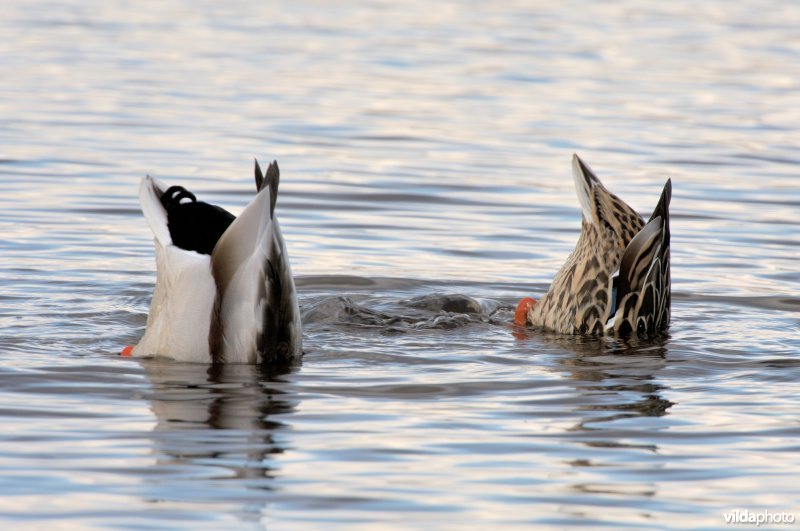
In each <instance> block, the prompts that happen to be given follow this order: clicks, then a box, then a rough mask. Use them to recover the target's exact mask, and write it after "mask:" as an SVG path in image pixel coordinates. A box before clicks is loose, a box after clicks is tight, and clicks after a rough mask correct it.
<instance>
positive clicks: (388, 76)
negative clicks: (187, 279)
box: [0, 0, 800, 529]
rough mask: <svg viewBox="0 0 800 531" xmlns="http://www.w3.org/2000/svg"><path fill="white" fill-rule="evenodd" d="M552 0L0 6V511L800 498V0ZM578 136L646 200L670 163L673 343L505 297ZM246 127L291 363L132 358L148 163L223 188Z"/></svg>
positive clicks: (551, 255)
mask: <svg viewBox="0 0 800 531" xmlns="http://www.w3.org/2000/svg"><path fill="white" fill-rule="evenodd" d="M73 4H74V5H73ZM536 4H537V3H533V4H531V3H527V2H510V3H506V4H505V5H504V6H502V7H500V6H498V7H492V6H490V5H489V4H486V5H483V4H481V5H478V4H473V3H467V2H463V3H437V4H436V5H429V4H423V3H418V4H416V3H413V2H412V3H403V4H392V3H385V2H362V3H359V4H357V5H353V6H349V7H343V6H335V5H333V4H332V3H328V2H319V3H315V2H300V3H297V2H296V3H293V4H291V5H283V6H277V5H276V6H270V5H267V4H265V3H261V4H254V3H249V2H236V1H235V2H225V3H217V2H192V3H189V2H185V1H183V0H173V1H168V2H161V3H159V4H158V6H157V7H156V6H155V5H153V6H151V7H150V8H148V9H142V8H139V7H134V6H132V5H129V4H126V3H122V2H110V3H109V2H91V1H90V2H83V3H67V2H64V3H62V2H34V3H22V2H17V3H12V4H11V5H8V6H5V9H4V13H3V17H2V18H0V35H2V37H3V38H2V39H0V66H2V67H3V72H4V74H3V75H2V76H0V117H2V120H0V234H2V238H0V256H2V261H1V262H0V282H2V289H1V290H0V326H2V331H1V332H0V362H1V363H2V365H1V366H0V417H2V425H3V429H2V432H1V433H0V477H2V480H0V493H2V498H0V518H2V520H3V521H5V522H6V523H8V524H9V525H10V526H11V527H10V528H14V529H19V528H28V527H30V528H41V527H47V528H58V527H59V526H61V527H65V528H66V527H92V526H94V527H133V526H146V527H162V528H163V527H169V528H176V527H185V528H191V529H198V528H204V527H207V528H219V527H220V526H229V525H234V526H240V527H248V526H268V527H269V528H271V529H276V528H277V529H280V528H297V527H300V528H303V527H306V528H315V529H319V528H326V529H327V528H331V527H342V528H348V529H356V528H364V529H367V528H369V529H374V528H375V527H376V526H378V525H380V526H381V527H382V528H384V527H385V528H391V527H397V528H420V527H423V526H424V527H425V528H436V527H440V528H447V529H457V528H473V527H477V528H510V527H517V526H518V527H530V526H534V525H536V526H551V527H556V528H565V527H566V528H571V527H577V526H584V525H600V526H605V527H609V528H620V527H632V528H643V527H646V528H667V527H687V528H689V527H691V528H708V529H715V528H719V527H721V526H723V525H724V520H723V513H724V512H726V511H730V510H731V509H735V508H749V509H751V510H763V509H769V510H771V511H788V512H793V513H794V514H795V515H797V517H798V518H800V505H798V501H797V500H800V486H799V485H800V482H798V477H800V464H799V462H798V460H797V452H798V450H800V446H799V445H798V442H797V440H798V435H800V416H798V412H799V411H800V409H799V408H798V396H799V395H800V387H799V386H798V384H797V382H798V380H800V361H798V354H800V352H799V350H800V349H799V348H798V345H800V326H799V325H800V288H798V283H799V282H800V272H799V271H800V269H798V266H797V264H798V258H800V237H798V235H797V233H798V222H797V219H798V215H800V178H799V177H800V176H799V175H798V169H799V168H800V156H798V153H800V140H798V139H800V130H799V129H798V124H800V78H798V76H797V75H796V74H795V72H796V67H797V64H798V59H800V37H798V35H800V34H798V32H797V28H798V27H800V11H798V10H797V9H796V8H795V7H794V6H793V4H792V3H790V2H789V3H786V2H767V3H764V2H737V3H729V2H728V3H721V2H700V3H698V2H683V1H679V2H671V3H668V4H663V5H662V4H658V5H656V4H653V5H651V6H650V7H646V6H643V5H641V3H638V2H630V1H625V2H619V3H616V4H615V5H613V6H611V5H605V4H604V3H595V2H568V3H566V4H564V3H562V4H552V5H551V4H541V5H536ZM572 152H578V153H579V154H581V155H582V156H584V158H585V159H586V160H587V161H588V162H589V164H590V165H592V166H593V167H594V168H595V170H597V172H598V174H599V175H600V176H601V178H602V179H603V180H604V182H605V183H606V185H607V186H608V187H609V188H610V189H611V190H613V191H614V192H616V193H617V194H619V195H620V196H621V197H623V198H624V199H626V200H627V201H628V202H629V203H630V204H631V205H633V206H634V207H635V208H637V209H639V210H640V211H641V212H642V213H645V214H647V213H648V212H649V210H650V209H652V207H653V206H654V205H655V202H656V200H657V198H658V194H659V192H660V189H661V186H662V185H663V182H664V180H665V179H666V177H671V178H672V179H673V183H674V197H673V203H672V214H673V217H672V231H673V240H672V241H673V248H672V249H673V250H672V258H673V274H672V276H673V290H674V299H673V300H674V306H673V326H672V328H671V331H670V337H669V338H667V339H665V340H663V341H659V342H656V343H655V344H653V343H648V344H636V345H624V344H619V343H616V342H613V341H602V342H598V341H595V340H586V339H575V338H564V337H557V336H551V335H546V334H539V333H533V332H531V333H527V334H522V335H520V334H519V331H515V330H514V329H513V328H511V327H510V326H509V325H508V324H507V322H508V321H510V319H511V315H512V309H513V303H514V302H515V301H516V300H517V299H518V298H519V297H520V296H523V295H528V294H533V295H540V294H541V293H542V292H544V291H545V290H546V288H547V285H548V283H549V281H550V279H551V278H552V275H553V273H554V272H555V270H556V269H557V267H558V266H559V265H560V263H561V262H562V261H563V259H564V258H565V257H566V255H567V254H568V252H569V251H570V249H571V247H572V245H573V244H574V241H575V239H576V237H577V231H578V229H579V223H580V210H579V206H578V202H577V200H576V198H575V195H574V190H573V187H572V182H571V177H570V167H569V158H570V156H571V154H572ZM253 156H258V157H260V158H262V162H266V161H267V160H268V159H272V158H276V159H278V160H279V162H280V164H281V168H282V179H281V196H280V200H279V205H278V211H279V215H280V218H281V223H282V226H283V230H284V234H285V237H286V239H287V242H288V245H289V250H290V254H291V257H292V262H293V268H294V271H295V273H296V274H297V277H298V287H299V291H300V299H301V300H300V303H301V307H302V311H303V315H304V318H305V322H306V325H305V340H304V345H305V347H306V351H307V352H306V356H305V357H304V359H303V361H302V364H301V365H300V366H299V367H297V368H295V369H293V370H291V371H289V372H285V373H282V374H277V373H273V372H270V371H268V370H264V369H260V368H255V367H247V366H228V367H211V368H210V367H208V366H197V365H186V364H177V363H171V362H168V361H158V360H154V361H137V360H123V359H120V358H119V357H118V356H116V353H117V352H118V351H119V349H120V347H121V346H123V345H125V344H128V343H131V342H134V341H136V339H137V338H138V337H139V335H140V334H141V332H142V329H143V327H144V322H145V318H146V314H147V308H148V303H149V297H150V294H151V290H152V285H153V281H154V270H153V268H154V261H153V249H152V243H151V235H150V233H149V231H148V229H147V226H146V224H145V222H144V220H143V218H142V216H141V213H140V212H139V208H138V203H137V199H136V191H137V186H138V181H139V179H140V178H141V176H142V175H144V174H147V173H149V174H152V175H154V176H156V177H158V178H159V179H162V180H164V181H166V182H169V183H175V184H184V185H186V186H188V187H190V188H191V189H192V190H193V191H195V192H196V193H197V195H198V196H199V197H201V198H203V199H206V200H209V201H212V202H216V203H219V204H221V205H223V206H225V207H227V208H230V209H231V210H233V211H235V212H238V211H240V210H241V208H243V206H244V205H245V204H246V203H247V201H248V200H249V198H250V197H251V195H252V193H253V183H252V158H253ZM447 309H450V310H457V311H446V310H447ZM515 332H516V335H515Z"/></svg>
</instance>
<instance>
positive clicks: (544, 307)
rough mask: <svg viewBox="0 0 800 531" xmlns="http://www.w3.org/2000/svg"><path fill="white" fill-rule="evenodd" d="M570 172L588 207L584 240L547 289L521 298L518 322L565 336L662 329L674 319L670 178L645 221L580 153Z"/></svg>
mask: <svg viewBox="0 0 800 531" xmlns="http://www.w3.org/2000/svg"><path fill="white" fill-rule="evenodd" d="M572 172H573V176H574V178H575V188H576V190H577V192H578V199H579V200H580V203H581V209H582V210H583V223H582V224H581V235H580V238H578V243H577V244H576V246H575V250H574V251H572V254H571V255H570V256H569V258H567V261H566V263H565V264H564V265H563V266H562V267H561V269H560V270H559V271H558V273H556V276H555V278H554V279H553V283H552V284H551V286H550V290H549V291H548V292H547V294H546V295H545V296H543V297H542V298H541V300H539V301H538V302H536V301H535V300H533V299H531V298H529V297H526V298H525V299H523V300H522V301H520V303H519V305H518V306H517V311H516V314H515V317H514V320H515V322H516V323H517V324H519V325H523V326H524V325H527V324H531V325H534V326H539V327H542V328H545V329H549V330H552V331H554V332H559V333H564V334H587V335H604V334H606V333H609V334H617V335H620V336H627V335H630V334H631V333H632V332H635V333H636V334H638V335H640V336H645V337H646V336H651V335H653V334H656V333H658V332H661V331H663V330H664V329H666V327H667V325H668V324H669V318H670V263H669V202H670V197H671V195H672V183H671V181H670V180H667V183H666V184H665V185H664V191H663V192H662V193H661V199H660V200H659V201H658V205H657V206H656V208H655V210H654V211H653V215H652V216H650V220H649V221H648V222H647V223H645V222H644V220H643V219H642V218H641V217H640V216H639V214H637V213H636V211H634V210H633V209H632V208H631V207H629V206H628V205H627V204H626V203H625V202H624V201H622V200H621V199H620V198H618V197H617V196H615V195H614V194H612V193H611V192H609V191H608V190H607V189H606V188H605V186H603V184H602V183H601V182H600V180H599V179H598V178H597V176H596V175H595V174H594V173H593V172H592V170H591V169H590V168H589V167H588V166H587V165H586V164H585V163H584V162H583V161H582V160H581V159H580V158H578V156H577V155H573V156H572ZM611 319H613V322H612V323H609V320H611Z"/></svg>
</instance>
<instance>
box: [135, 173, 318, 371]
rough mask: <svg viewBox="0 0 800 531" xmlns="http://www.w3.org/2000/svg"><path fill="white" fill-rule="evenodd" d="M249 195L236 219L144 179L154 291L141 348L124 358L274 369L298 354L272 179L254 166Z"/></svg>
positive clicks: (298, 332)
mask: <svg viewBox="0 0 800 531" xmlns="http://www.w3.org/2000/svg"><path fill="white" fill-rule="evenodd" d="M255 179H256V190H257V193H256V195H255V197H254V198H253V199H252V201H251V202H250V204H248V205H247V207H246V208H245V209H244V211H243V212H242V213H241V215H240V216H239V217H238V218H237V217H235V216H234V215H233V214H231V213H230V212H227V211H226V210H224V209H223V208H221V207H218V206H216V205H211V204H209V203H204V202H202V201H197V199H196V197H195V196H194V194H192V193H191V192H190V191H188V190H186V189H185V188H183V187H180V186H172V187H169V188H166V187H165V186H164V185H162V184H161V183H159V182H158V181H156V180H155V179H153V178H151V177H149V176H148V177H145V178H144V179H142V182H141V185H140V188H139V201H140V203H141V207H142V212H143V213H144V216H145V218H146V220H147V222H148V224H149V226H150V229H151V230H152V232H153V235H154V243H155V250H156V275H157V276H156V285H155V288H154V290H153V298H152V300H151V303H150V311H149V313H148V317H147V327H146V330H145V333H144V335H143V336H142V338H141V340H140V341H139V343H138V344H137V345H135V346H133V347H126V348H125V349H123V351H122V354H123V355H125V356H137V357H150V356H162V357H167V358H172V359H175V360H178V361H191V362H202V363H263V364H280V363H286V362H291V361H292V360H294V359H297V358H299V357H300V356H302V324H301V322H300V311H299V307H298V304H297V296H296V290H295V285H294V279H293V277H292V271H291V267H290V265H289V255H288V253H287V250H286V243H285V242H284V240H283V236H282V234H281V230H280V224H279V223H278V219H277V217H276V216H275V203H276V201H277V197H278V184H279V179H280V172H279V169H278V164H277V162H273V163H272V164H270V165H269V167H268V169H267V172H266V175H265V174H263V173H262V171H261V168H260V166H259V165H258V162H256V163H255Z"/></svg>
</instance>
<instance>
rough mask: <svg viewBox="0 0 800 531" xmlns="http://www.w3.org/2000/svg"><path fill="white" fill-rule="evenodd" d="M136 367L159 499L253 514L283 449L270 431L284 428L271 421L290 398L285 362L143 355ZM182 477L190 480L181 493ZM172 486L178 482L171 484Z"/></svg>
mask: <svg viewBox="0 0 800 531" xmlns="http://www.w3.org/2000/svg"><path fill="white" fill-rule="evenodd" d="M143 366H144V369H145V371H146V373H147V376H148V377H149V379H150V381H151V384H152V386H153V391H152V395H151V396H149V397H148V398H149V400H150V403H151V409H152V411H153V413H154V414H155V417H156V425H155V427H154V428H153V432H152V439H153V444H154V449H153V451H154V453H155V454H156V462H155V465H154V474H155V479H154V480H153V482H154V483H156V484H158V485H159V486H160V487H163V488H161V489H159V491H160V497H159V500H163V499H167V500H170V501H181V502H187V501H188V502H200V503H225V502H229V503H232V504H234V505H235V506H237V507H239V510H238V511H237V510H234V512H237V513H241V514H240V515H245V517H246V519H248V520H250V519H253V518H255V519H258V518H259V515H260V514H261V512H262V510H263V507H264V505H265V504H266V502H267V499H266V497H265V491H271V490H273V479H274V477H275V474H276V467H275V464H274V457H275V456H276V455H278V454H281V453H282V452H283V451H284V449H285V448H284V445H283V444H282V443H281V441H280V438H279V437H278V436H277V434H278V433H279V432H280V431H281V430H283V429H284V428H285V427H286V425H285V423H284V422H282V421H281V420H279V418H280V417H281V416H283V415H286V414H290V413H292V412H293V411H294V410H295V409H296V407H297V403H298V400H296V399H295V398H293V397H294V396H295V395H293V394H292V393H291V392H290V391H288V390H287V386H289V385H290V384H289V383H288V382H287V381H286V379H285V378H284V377H285V376H286V375H288V374H289V373H290V371H291V370H292V369H293V367H292V366H284V367H280V368H277V369H276V368H265V367H261V366H256V365H239V364H228V365H195V364H184V363H175V362H171V361H167V360H144V361H143ZM187 476H189V477H192V478H196V480H197V481H195V482H194V483H193V485H195V487H194V488H192V489H189V490H187V489H186V488H185V483H183V481H184V480H185V479H186V477H187ZM220 480H224V481H223V482H220ZM207 482H209V483H207ZM177 484H183V485H184V487H182V488H181V489H179V490H175V489H173V488H171V487H174V486H175V485H177ZM204 484H205V486H203V485H204Z"/></svg>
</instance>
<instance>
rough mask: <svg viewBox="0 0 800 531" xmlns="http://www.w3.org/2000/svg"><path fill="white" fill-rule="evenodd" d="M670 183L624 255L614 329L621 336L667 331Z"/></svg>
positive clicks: (668, 315)
mask: <svg viewBox="0 0 800 531" xmlns="http://www.w3.org/2000/svg"><path fill="white" fill-rule="evenodd" d="M671 196H672V183H671V181H669V180H668V181H667V183H666V185H665V186H664V191H663V192H662V194H661V198H660V199H659V202H658V205H657V206H656V208H655V210H654V211H653V215H652V216H651V217H650V220H649V221H648V223H647V225H645V227H644V228H643V229H642V230H641V231H639V233H638V234H637V235H636V236H635V237H634V238H633V239H632V240H631V242H630V243H629V244H628V247H627V248H626V249H625V253H624V254H623V255H622V261H621V263H620V270H619V284H618V287H617V304H616V307H617V308H616V309H617V311H616V314H615V316H614V325H613V330H614V332H616V333H617V334H619V335H623V336H625V335H629V334H631V333H634V332H635V333H637V334H638V335H640V336H651V335H653V334H656V333H658V332H661V331H663V330H664V329H665V328H666V327H667V325H668V324H669V319H670V298H671V293H670V292H671V279H670V231H669V203H670V199H671Z"/></svg>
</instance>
